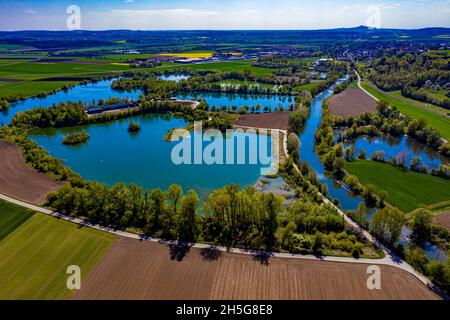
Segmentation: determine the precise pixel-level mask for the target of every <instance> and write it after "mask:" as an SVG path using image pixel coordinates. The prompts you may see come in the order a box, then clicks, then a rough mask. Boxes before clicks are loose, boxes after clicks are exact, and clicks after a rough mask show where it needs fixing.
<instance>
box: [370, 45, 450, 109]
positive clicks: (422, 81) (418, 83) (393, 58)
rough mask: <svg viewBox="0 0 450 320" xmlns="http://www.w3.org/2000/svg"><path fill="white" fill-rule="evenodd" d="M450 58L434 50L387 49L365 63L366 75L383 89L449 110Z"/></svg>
mask: <svg viewBox="0 0 450 320" xmlns="http://www.w3.org/2000/svg"><path fill="white" fill-rule="evenodd" d="M449 62H450V58H449V57H446V56H443V55H441V54H437V53H434V52H424V53H415V54H413V53H407V52H404V51H399V52H395V51H387V52H385V53H384V54H383V56H382V57H380V58H376V59H373V60H372V61H370V63H368V64H367V65H365V66H364V68H363V70H364V73H365V74H366V76H367V77H368V78H369V79H370V80H371V81H372V82H373V83H374V84H375V85H376V86H377V87H379V88H381V89H382V90H386V91H395V90H401V93H402V95H403V96H405V97H408V98H412V99H415V100H419V101H422V102H426V103H431V104H433V105H436V106H439V107H443V108H446V109H450V97H449V96H448V87H447V86H448V84H449V83H450V71H449V70H448V64H449Z"/></svg>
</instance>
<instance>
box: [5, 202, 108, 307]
mask: <svg viewBox="0 0 450 320" xmlns="http://www.w3.org/2000/svg"><path fill="white" fill-rule="evenodd" d="M7 210H11V209H7ZM12 211H15V212H17V213H21V214H24V215H27V214H28V212H25V210H23V209H17V208H16V209H14V208H13V209H12ZM21 211H22V212H21ZM0 232H1V230H0ZM114 238H115V237H114V236H113V235H110V234H107V233H103V232H100V231H96V230H92V229H88V228H83V229H80V228H79V226H78V225H76V224H73V223H70V222H67V221H63V220H58V219H56V218H54V217H50V216H46V215H43V214H39V213H38V214H35V215H33V216H32V217H31V218H29V219H28V220H27V221H25V222H24V223H23V224H22V225H21V226H20V227H19V228H17V229H16V230H14V231H13V232H12V233H10V234H9V235H8V236H7V237H5V238H4V239H3V240H1V241H0V257H2V258H1V260H0V283H1V290H0V299H39V300H40V299H63V298H68V297H70V295H71V294H72V291H70V290H68V289H67V287H66V281H67V277H68V276H69V275H68V274H67V273H66V270H67V267H68V266H70V265H77V266H79V267H80V269H81V277H82V278H81V279H82V280H83V279H84V278H85V277H86V276H87V274H88V273H89V271H90V270H91V269H92V268H93V266H94V265H95V263H96V262H97V261H98V260H99V259H100V258H101V257H102V256H103V254H104V253H105V251H106V250H107V248H108V247H109V245H110V244H111V243H112V242H113V241H114Z"/></svg>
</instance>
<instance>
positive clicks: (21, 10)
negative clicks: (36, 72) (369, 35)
mask: <svg viewBox="0 0 450 320" xmlns="http://www.w3.org/2000/svg"><path fill="white" fill-rule="evenodd" d="M74 6H76V7H74ZM68 9H69V10H68ZM360 25H368V26H372V27H378V28H379V27H381V28H403V29H415V28H424V27H450V0H369V1H365V0H344V1H341V0H334V1H333V0H315V1H314V0H313V1H311V0H306V1H305V0H247V1H243V0H240V1H237V0H220V1H217V0H184V1H181V0H98V1H95V0H69V1H67V0H39V1H36V0H22V1H21V0H17V1H11V0H8V1H7V0H0V30H3V31H10V30H67V29H71V28H72V29H73V28H75V29H80V28H81V29H84V30H110V29H131V30H263V29H269V30H282V29H288V30H311V29H327V28H348V27H355V26H360Z"/></svg>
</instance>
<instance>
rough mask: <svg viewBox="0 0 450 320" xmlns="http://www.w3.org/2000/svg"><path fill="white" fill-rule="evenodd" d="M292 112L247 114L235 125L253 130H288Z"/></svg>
mask: <svg viewBox="0 0 450 320" xmlns="http://www.w3.org/2000/svg"><path fill="white" fill-rule="evenodd" d="M290 114H291V112H289V111H284V112H270V113H259V114H256V113H255V114H245V115H242V116H240V117H239V119H238V120H237V121H236V123H235V125H237V126H242V127H252V128H267V129H279V130H287V129H288V128H289V115H290Z"/></svg>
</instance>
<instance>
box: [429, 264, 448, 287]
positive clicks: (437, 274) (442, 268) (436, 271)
mask: <svg viewBox="0 0 450 320" xmlns="http://www.w3.org/2000/svg"><path fill="white" fill-rule="evenodd" d="M426 269H427V273H428V274H429V275H430V278H431V281H433V283H434V284H436V285H437V286H438V287H440V288H441V289H443V290H445V291H447V292H450V265H449V264H448V263H447V264H444V263H442V262H441V261H438V260H433V261H431V262H430V263H429V264H428V265H427V268H426Z"/></svg>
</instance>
